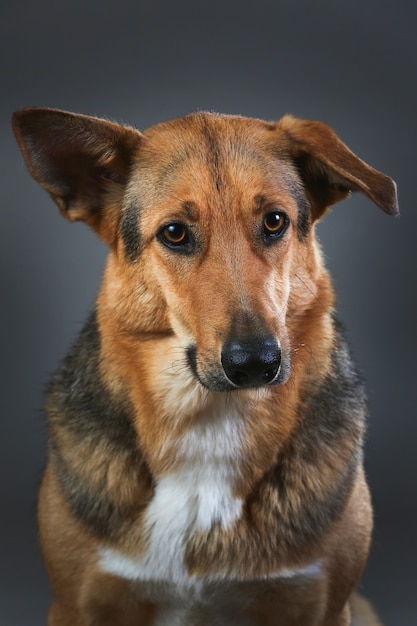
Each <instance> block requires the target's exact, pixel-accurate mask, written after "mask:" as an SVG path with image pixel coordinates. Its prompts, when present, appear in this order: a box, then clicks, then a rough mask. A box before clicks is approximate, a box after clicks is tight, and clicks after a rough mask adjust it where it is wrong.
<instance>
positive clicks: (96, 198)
mask: <svg viewBox="0 0 417 626" xmlns="http://www.w3.org/2000/svg"><path fill="white" fill-rule="evenodd" d="M13 130H14V132H15V135H16V138H17V141H18V143H19V146H20V148H21V150H22V153H23V156H24V157H25V160H26V164H27V166H28V169H29V171H30V173H31V174H32V176H33V177H34V178H35V180H37V181H38V183H40V184H41V185H42V187H44V188H45V189H46V190H47V191H48V192H49V194H50V195H51V197H52V198H53V200H54V201H55V202H56V203H57V205H58V207H59V209H60V211H61V213H62V214H63V215H64V217H66V218H67V219H69V220H71V221H76V220H82V221H84V222H87V224H89V225H90V226H91V227H92V228H93V229H94V230H95V231H96V232H97V233H98V234H99V236H100V237H101V238H102V239H103V240H104V241H105V242H106V243H108V244H111V243H112V242H113V240H114V238H115V236H116V230H117V223H118V220H119V214H120V208H121V202H122V199H123V194H124V190H125V186H126V182H127V179H128V175H129V170H130V166H131V164H132V159H133V155H134V154H135V152H136V149H137V147H138V144H139V142H140V140H141V137H142V135H141V134H140V133H139V132H138V131H136V130H134V129H133V128H127V127H124V126H120V125H118V124H114V123H112V122H108V121H106V120H102V119H98V118H95V117H89V116H87V115H79V114H75V113H67V112H66V111H59V110H56V109H45V108H30V109H22V110H21V111H17V112H16V113H15V114H14V116H13Z"/></svg>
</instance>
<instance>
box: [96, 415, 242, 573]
mask: <svg viewBox="0 0 417 626" xmlns="http://www.w3.org/2000/svg"><path fill="white" fill-rule="evenodd" d="M243 430H244V425H243V422H242V420H241V418H240V416H239V415H237V414H235V412H233V411H232V412H229V413H228V414H226V415H225V416H222V417H221V418H213V417H212V418H211V419H207V420H204V421H203V420H202V421H200V422H199V424H198V425H197V426H195V427H194V428H193V429H191V430H190V431H188V432H187V433H186V434H185V435H184V436H183V437H182V439H181V440H180V441H178V442H176V443H175V445H174V446H173V452H174V453H175V455H176V458H177V464H176V470H175V471H173V472H169V473H167V474H166V475H165V476H163V477H162V478H160V480H159V481H158V483H157V485H156V488H155V492H154V497H153V499H152V500H151V502H150V504H149V506H148V509H147V511H146V514H145V521H144V529H143V532H144V535H145V537H146V538H147V549H146V551H145V553H142V554H141V555H138V556H137V557H136V558H135V557H133V558H132V556H131V555H129V556H127V555H124V554H122V553H120V552H118V551H116V550H113V549H108V548H104V549H103V550H102V552H101V558H100V563H101V567H102V569H104V570H105V571H108V572H109V573H113V574H116V575H119V576H122V577H124V578H128V579H130V580H142V581H167V582H175V583H176V584H182V583H186V582H188V574H187V568H186V564H185V550H186V547H187V543H188V542H189V540H190V539H191V538H192V537H193V535H194V534H195V533H197V532H199V531H209V530H210V528H211V527H212V526H213V524H215V523H217V524H220V526H221V527H222V528H224V529H230V528H231V527H232V526H233V523H234V522H235V521H236V520H237V519H239V517H240V515H241V512H242V500H241V499H240V498H239V497H237V496H236V495H235V493H234V487H235V484H236V481H237V478H238V476H239V470H238V469H237V468H238V467H239V464H240V457H241V442H242V435H243Z"/></svg>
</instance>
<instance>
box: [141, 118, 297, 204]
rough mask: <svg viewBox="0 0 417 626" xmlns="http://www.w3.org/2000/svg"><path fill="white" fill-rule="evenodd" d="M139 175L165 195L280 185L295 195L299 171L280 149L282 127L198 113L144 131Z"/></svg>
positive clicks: (259, 121)
mask: <svg viewBox="0 0 417 626" xmlns="http://www.w3.org/2000/svg"><path fill="white" fill-rule="evenodd" d="M138 174H139V176H142V177H143V174H145V178H146V179H147V180H148V181H149V182H150V183H151V184H152V185H153V186H155V185H156V186H157V188H158V189H159V192H162V193H163V190H164V189H166V190H167V191H168V190H169V191H173V190H174V188H176V187H178V186H183V185H187V184H188V185H191V186H194V187H200V188H204V187H207V186H214V187H215V188H216V189H217V191H221V190H223V191H226V190H228V189H229V190H230V187H231V183H232V186H233V187H234V188H235V189H236V188H237V187H239V183H241V185H242V186H243V187H245V188H248V187H250V184H251V183H252V184H253V185H254V186H256V185H258V186H262V185H263V184H267V183H268V184H276V185H277V186H278V187H281V188H282V189H283V190H286V191H291V190H292V189H293V187H294V185H297V183H299V177H298V175H297V171H296V168H295V167H294V166H293V164H292V162H291V160H290V158H289V156H288V155H287V154H286V152H285V146H284V145H282V146H281V145H280V132H279V128H278V124H276V123H269V122H264V121H262V120H257V119H251V118H244V117H239V116H225V115H218V114H213V113H196V114H192V115H188V116H186V117H184V118H180V119H178V120H174V121H171V122H165V123H163V124H159V125H157V126H154V127H152V128H151V129H149V130H148V131H145V132H144V141H143V145H142V147H141V150H140V153H139V163H138Z"/></svg>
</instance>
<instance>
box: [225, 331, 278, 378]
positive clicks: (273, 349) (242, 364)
mask: <svg viewBox="0 0 417 626" xmlns="http://www.w3.org/2000/svg"><path fill="white" fill-rule="evenodd" d="M221 361H222V365H223V369H224V372H225V374H226V376H227V378H228V379H229V381H230V382H231V383H233V385H235V387H239V388H244V387H260V386H262V385H267V384H268V383H271V382H272V381H273V380H275V378H276V376H277V374H278V372H279V368H280V365H281V349H280V347H279V345H278V342H277V341H276V340H275V339H273V338H271V339H264V340H263V341H261V342H260V341H255V340H247V341H234V340H232V341H229V342H228V343H227V344H225V346H224V347H223V351H222V356H221Z"/></svg>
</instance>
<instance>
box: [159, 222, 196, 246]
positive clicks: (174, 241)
mask: <svg viewBox="0 0 417 626" xmlns="http://www.w3.org/2000/svg"><path fill="white" fill-rule="evenodd" d="M159 239H160V241H161V242H162V243H163V244H164V245H165V246H168V248H177V249H179V250H180V249H181V250H186V251H189V250H190V248H191V236H190V233H189V231H188V228H187V227H186V226H185V225H184V224H181V223H179V222H175V223H173V224H168V226H164V228H162V230H161V231H160V232H159Z"/></svg>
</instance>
